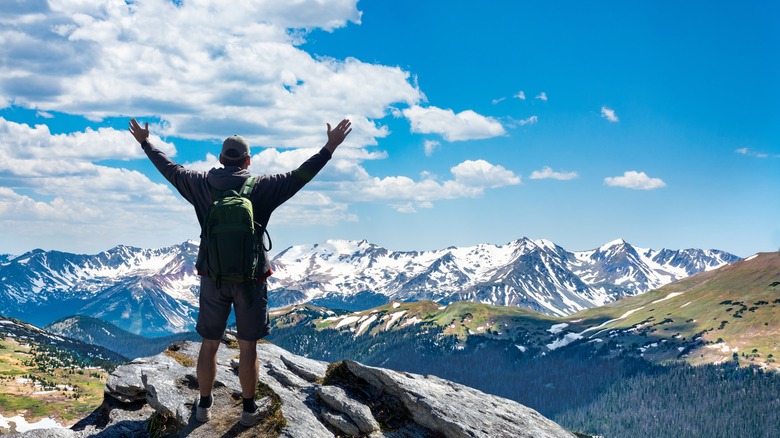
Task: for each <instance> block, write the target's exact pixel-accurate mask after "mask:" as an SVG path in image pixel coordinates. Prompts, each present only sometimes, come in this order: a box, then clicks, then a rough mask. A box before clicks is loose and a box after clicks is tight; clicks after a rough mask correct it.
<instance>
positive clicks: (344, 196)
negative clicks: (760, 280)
mask: <svg viewBox="0 0 780 438" xmlns="http://www.w3.org/2000/svg"><path fill="white" fill-rule="evenodd" d="M93 3H94V4H93ZM0 17H2V18H0V133H1V134H2V135H0V253H17V254H18V253H21V252H24V251H27V250H30V249H32V248H44V249H57V250H62V251H69V252H81V253H94V252H98V251H101V250H105V249H108V248H110V247H112V246H114V245H117V244H125V245H134V246H142V247H162V246H167V245H171V244H176V243H180V242H182V241H184V240H186V239H191V238H196V237H197V235H198V233H199V229H198V226H197V222H196V221H195V218H194V214H193V213H192V210H191V207H189V206H188V205H187V204H186V203H185V202H184V201H182V200H181V199H179V198H178V195H177V194H176V193H175V191H174V190H172V189H171V187H170V186H169V185H167V183H166V182H165V181H164V180H163V179H162V178H161V177H160V176H159V175H158V174H157V173H156V171H155V170H154V168H153V167H152V166H151V165H150V164H149V163H148V162H147V161H146V159H145V156H144V155H143V154H142V153H141V151H140V148H139V147H138V146H137V144H135V142H134V140H133V139H132V137H131V136H130V135H129V133H127V132H126V126H127V120H128V118H129V117H136V118H139V119H140V120H143V121H149V122H150V123H151V128H152V132H153V134H154V135H155V136H154V142H155V143H156V144H158V146H159V147H160V148H161V149H163V150H164V151H166V152H168V153H169V154H170V155H171V156H172V157H173V159H174V160H176V161H177V162H180V163H183V164H186V165H187V166H189V167H192V168H196V169H202V170H207V169H209V168H211V167H213V166H215V165H216V159H215V158H214V155H216V154H217V153H218V151H219V144H220V143H221V140H222V139H224V137H226V136H228V135H232V134H242V135H244V136H246V137H247V138H249V140H250V143H251V144H252V146H253V147H252V154H253V158H252V163H253V164H252V171H253V172H254V173H276V172H284V171H288V170H292V169H294V168H295V167H297V166H298V165H299V164H300V163H302V162H303V161H304V160H305V159H306V158H307V157H308V156H309V155H311V154H312V153H313V152H314V151H316V150H317V149H318V148H319V147H320V146H322V144H323V143H324V141H325V123H326V122H330V123H331V124H334V123H337V122H338V120H340V119H341V118H342V117H344V116H348V117H350V119H351V120H353V122H354V131H353V133H352V134H351V135H350V137H349V138H348V140H347V142H345V144H344V145H342V146H341V147H340V148H339V150H338V151H337V152H336V155H335V157H334V159H333V160H332V161H331V162H330V163H329V164H328V166H327V167H326V169H325V170H324V171H323V172H322V173H321V174H320V175H318V177H317V178H316V179H315V180H314V181H313V182H312V183H310V185H309V186H307V187H306V189H304V191H303V192H301V193H300V194H299V195H297V196H296V197H295V198H294V199H293V200H292V201H290V202H289V203H288V204H286V205H285V206H283V207H282V208H280V209H279V210H277V212H276V213H275V214H274V216H273V218H272V221H271V226H270V232H271V235H272V236H273V239H274V243H275V245H276V249H277V250H281V249H283V248H285V247H287V246H289V245H293V244H301V243H315V242H321V241H324V240H326V239H367V240H369V241H371V242H373V243H376V244H379V245H382V246H385V247H387V248H389V249H394V250H424V249H435V248H443V247H447V246H450V245H474V244H478V243H495V244H502V243H506V242H509V241H511V240H515V239H518V238H520V237H524V236H525V237H529V238H534V239H536V238H545V239H548V240H552V241H553V242H555V243H557V244H559V245H561V246H563V247H564V248H567V249H570V250H584V249H591V248H595V247H598V246H600V245H602V244H603V243H606V242H607V241H611V240H614V239H617V238H623V239H625V240H627V241H628V242H630V243H632V244H634V245H636V246H640V247H650V248H655V249H660V248H674V249H676V248H691V247H696V248H716V249H722V250H726V251H730V252H733V253H735V254H737V255H740V256H748V255H751V254H753V253H755V252H759V251H774V250H777V249H778V247H780V178H778V175H780V172H779V171H780V128H778V126H780V125H779V124H778V122H780V85H779V82H778V79H777V78H778V77H780V57H778V55H777V53H780V26H777V23H778V22H780V6H779V5H778V4H777V3H776V2H770V1H764V2H740V3H735V2H718V1H715V2H713V1H691V2H671V1H658V2H639V1H629V2H626V1H620V2H618V1H605V2H582V1H553V2H542V1H537V2H523V1H509V0H507V1H492V2H473V1H472V2H467V1H448V2H434V1H406V0H401V1H398V0H394V1H389V0H373V1H370V0H369V1H360V2H359V3H356V2H355V1H354V0H333V1H305V0H304V1H300V2H276V1H271V0H247V1H244V2H240V3H238V4H233V5H231V6H230V7H227V6H225V3H224V2H219V1H216V0H196V1H195V0H193V1H186V0H185V1H182V2H176V4H174V3H173V2H171V1H168V0H143V1H142V0H138V1H128V2H125V1H123V0H106V1H103V2H81V1H76V0H56V1H55V0H50V1H48V2H47V1H43V0H26V1H23V0H19V1H15V2H3V3H2V4H1V5H0Z"/></svg>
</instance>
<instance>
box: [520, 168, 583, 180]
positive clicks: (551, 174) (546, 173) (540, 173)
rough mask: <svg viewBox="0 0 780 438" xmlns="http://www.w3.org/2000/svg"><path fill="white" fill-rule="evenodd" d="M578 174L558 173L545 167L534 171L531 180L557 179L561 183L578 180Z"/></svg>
mask: <svg viewBox="0 0 780 438" xmlns="http://www.w3.org/2000/svg"><path fill="white" fill-rule="evenodd" d="M577 176H578V175H577V172H556V171H554V170H552V168H550V167H549V166H544V167H543V168H542V170H534V171H533V172H531V176H530V178H531V179H557V180H560V181H566V180H570V179H574V178H577Z"/></svg>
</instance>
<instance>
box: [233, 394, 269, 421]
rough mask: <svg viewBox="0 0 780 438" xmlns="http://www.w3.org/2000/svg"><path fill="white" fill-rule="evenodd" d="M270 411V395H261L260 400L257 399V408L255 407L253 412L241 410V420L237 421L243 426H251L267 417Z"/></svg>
mask: <svg viewBox="0 0 780 438" xmlns="http://www.w3.org/2000/svg"><path fill="white" fill-rule="evenodd" d="M270 412H271V397H263V398H262V399H261V400H258V401H257V408H255V410H254V412H247V411H242V412H241V420H240V421H239V423H241V425H242V426H244V427H252V426H254V425H255V424H257V423H259V422H261V421H263V420H264V419H265V418H266V417H268V414H269V413H270Z"/></svg>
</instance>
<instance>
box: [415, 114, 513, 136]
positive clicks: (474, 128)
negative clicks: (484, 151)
mask: <svg viewBox="0 0 780 438" xmlns="http://www.w3.org/2000/svg"><path fill="white" fill-rule="evenodd" d="M403 115H404V117H406V118H407V119H409V121H410V122H411V124H412V132H415V133H420V134H439V135H441V136H442V137H444V139H445V140H447V141H450V142H452V141H463V140H478V139H483V138H491V137H498V136H501V135H504V134H506V131H505V130H504V127H503V125H501V123H500V122H499V121H498V120H496V119H493V118H492V117H485V116H483V115H480V114H477V113H475V112H474V111H471V110H465V111H461V112H459V113H457V114H455V112H454V111H452V110H451V109H441V108H437V107H434V106H431V107H421V106H419V105H414V106H412V107H410V108H407V109H405V110H403Z"/></svg>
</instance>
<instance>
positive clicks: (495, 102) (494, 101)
mask: <svg viewBox="0 0 780 438" xmlns="http://www.w3.org/2000/svg"><path fill="white" fill-rule="evenodd" d="M505 100H506V97H499V98H497V99H493V105H496V104H498V103H501V102H503V101H505Z"/></svg>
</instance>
